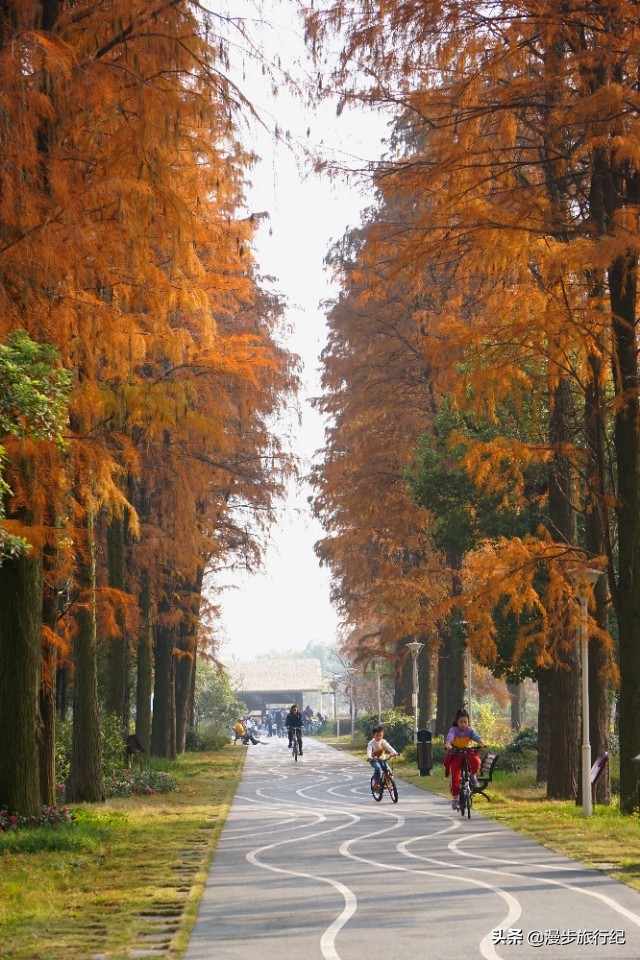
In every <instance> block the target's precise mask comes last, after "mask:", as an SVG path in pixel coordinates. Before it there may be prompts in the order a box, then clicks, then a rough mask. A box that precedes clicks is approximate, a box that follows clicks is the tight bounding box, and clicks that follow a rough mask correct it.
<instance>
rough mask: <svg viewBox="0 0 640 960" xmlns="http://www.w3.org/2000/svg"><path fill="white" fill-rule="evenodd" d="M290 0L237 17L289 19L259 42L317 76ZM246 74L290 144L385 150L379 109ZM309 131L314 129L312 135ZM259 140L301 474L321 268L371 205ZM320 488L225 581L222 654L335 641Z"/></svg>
mask: <svg viewBox="0 0 640 960" xmlns="http://www.w3.org/2000/svg"><path fill="white" fill-rule="evenodd" d="M296 6H297V5H296V4H295V3H294V2H292V0H282V2H279V0H262V2H261V0H257V2H253V3H252V2H251V0H233V4H232V9H233V13H234V14H239V12H240V10H241V9H246V10H247V11H248V16H255V10H256V7H257V8H259V10H260V12H261V13H262V16H263V20H264V21H266V22H271V23H273V22H275V23H279V26H278V28H277V30H276V31H273V30H270V29H269V28H267V27H265V26H261V25H260V23H259V21H258V20H256V24H255V35H254V37H253V39H254V40H255V43H256V45H262V44H263V45H264V48H265V49H266V50H276V51H277V52H278V53H279V55H280V58H281V61H282V65H283V67H285V68H288V69H289V70H290V71H292V72H293V73H294V75H295V76H296V77H301V78H302V77H303V71H305V70H306V71H309V70H310V66H309V63H308V62H306V63H305V62H304V61H305V58H306V54H305V49H304V43H303V38H302V31H301V28H300V23H299V22H298V21H297V20H296V15H295V7H296ZM244 70H245V71H246V75H245V78H244V79H240V78H239V79H238V83H239V84H240V85H241V88H242V90H243V92H244V93H245V95H246V96H247V97H248V98H249V99H250V100H251V102H252V103H253V104H254V105H255V106H256V107H257V109H258V111H259V112H260V114H261V115H262V116H263V117H264V118H265V122H266V124H267V125H268V126H269V128H270V130H272V129H273V128H274V127H275V126H276V125H277V126H278V127H279V128H280V129H282V130H285V131H290V132H291V134H292V141H291V142H292V143H293V144H295V143H296V142H300V143H305V144H307V145H308V146H316V147H319V146H321V147H322V149H323V150H324V151H328V152H329V154H330V155H331V156H334V157H336V156H337V157H339V158H340V159H341V160H342V161H343V162H344V163H346V164H348V165H350V166H353V167H354V168H357V167H360V166H362V164H363V162H364V161H366V160H368V159H373V158H377V157H379V156H380V154H381V153H382V151H383V145H382V140H383V138H384V136H385V134H386V126H385V121H384V119H383V118H382V117H381V116H379V115H375V114H372V113H365V111H364V110H362V111H360V112H355V111H347V110H345V111H344V113H343V114H342V116H341V117H340V118H337V117H336V109H335V103H334V104H329V103H326V104H324V105H323V107H322V109H321V110H320V111H319V112H315V113H313V114H310V113H309V111H308V109H307V108H306V107H305V106H304V105H303V103H301V102H300V101H296V99H295V98H293V97H292V96H291V95H289V94H288V93H287V92H285V91H284V90H283V91H282V93H281V94H280V95H279V96H278V97H277V98H276V99H273V98H272V97H271V95H270V91H269V90H268V89H267V87H268V85H267V84H266V83H265V79H264V77H263V76H262V74H261V72H260V71H257V70H255V69H252V68H251V65H250V64H249V63H248V62H246V61H245V64H244ZM307 129H310V135H309V137H307V133H306V132H307ZM250 137H251V139H250V141H249V142H250V143H251V146H252V148H253V149H254V151H255V152H256V153H258V154H259V155H260V156H261V158H262V159H261V162H260V163H259V164H258V166H257V167H256V168H255V169H254V171H253V172H252V181H253V184H252V187H251V190H250V192H249V197H248V206H249V209H250V210H251V211H254V212H260V211H264V210H266V211H268V212H269V213H270V220H267V221H263V225H262V227H261V230H260V233H259V235H258V241H257V251H256V252H257V258H258V262H259V264H260V268H261V272H262V273H263V274H270V275H272V276H274V277H275V278H276V281H275V284H274V288H275V289H276V290H278V291H279V292H280V293H281V294H283V295H284V296H285V297H286V300H287V302H288V310H287V320H288V323H289V324H290V325H291V326H292V327H293V333H292V335H291V338H290V340H289V342H288V346H289V348H290V349H291V350H292V351H293V352H295V353H298V354H300V356H301V357H302V360H303V363H304V371H303V375H302V376H303V387H302V391H301V396H300V407H301V414H302V422H301V424H300V426H298V424H297V423H295V424H290V423H289V424H283V425H282V428H283V431H288V430H293V431H294V439H293V444H292V446H293V449H294V450H295V452H296V453H297V454H298V456H299V457H300V458H301V460H302V464H301V465H302V472H303V473H305V472H306V471H307V469H308V467H309V464H310V461H311V458H312V457H313V455H314V453H315V452H316V451H317V450H318V449H319V448H321V447H322V444H323V425H322V421H321V418H320V416H319V414H318V413H316V411H314V410H313V409H312V407H311V406H310V403H309V398H310V397H313V396H317V395H318V394H319V393H320V386H319V375H320V361H319V354H320V352H321V350H322V348H323V346H324V341H325V335H326V329H325V319H324V312H323V310H322V308H321V306H320V302H321V301H322V300H324V299H326V298H327V297H331V296H335V295H336V293H337V289H336V287H335V286H333V285H331V284H330V282H329V281H330V277H329V276H328V275H327V274H326V273H325V271H324V268H323V257H324V256H325V254H326V252H327V250H328V248H329V247H330V245H331V243H332V242H333V241H334V240H337V239H339V238H340V237H341V236H342V235H343V234H344V232H345V230H346V229H347V228H348V227H351V226H355V225H357V224H358V223H359V222H360V214H361V211H362V209H363V208H365V207H366V206H367V205H368V204H369V203H370V202H371V196H368V197H367V196H366V195H365V194H363V192H362V190H361V188H360V187H358V186H357V185H356V184H351V185H347V184H346V183H344V182H338V181H335V180H334V181H333V182H330V181H329V179H328V178H319V177H318V176H317V175H315V174H314V173H313V172H311V171H310V169H309V167H308V166H307V165H306V164H305V161H304V158H303V157H302V152H301V150H299V149H297V148H296V147H295V146H294V149H293V151H291V150H289V149H287V148H286V147H284V146H282V145H278V144H276V143H275V141H274V139H273V138H272V136H271V135H270V134H269V133H267V132H266V131H264V130H261V129H253V130H252V131H251V134H250ZM309 493H310V490H309V488H308V487H307V486H304V487H303V488H302V489H298V490H296V489H292V490H291V491H290V496H289V498H288V499H287V501H286V503H284V504H283V505H282V508H281V510H280V515H281V520H280V523H279V524H278V526H277V528H275V529H274V530H273V533H272V543H271V546H270V548H269V550H268V552H267V556H266V559H265V566H264V569H263V571H261V572H260V573H258V574H255V575H253V576H247V575H245V576H238V577H236V578H235V579H233V580H230V579H229V578H227V579H226V581H225V582H227V583H231V584H232V585H233V587H232V589H230V590H227V591H225V593H224V594H223V596H222V599H221V608H222V617H221V630H220V631H219V632H220V635H221V640H222V645H221V649H220V655H221V658H222V659H223V660H230V659H250V658H253V657H255V656H258V655H259V654H260V653H261V652H262V653H263V652H267V651H271V650H291V649H300V650H301V649H303V648H304V647H305V646H306V645H307V643H308V642H309V641H316V640H320V641H326V642H328V643H331V642H333V641H334V640H335V639H336V637H337V632H338V626H339V624H338V618H337V614H336V612H335V610H334V609H333V607H332V605H331V602H330V599H329V590H330V586H329V571H328V570H326V569H321V568H320V566H319V563H318V560H317V558H316V556H315V554H314V551H313V545H314V543H315V542H316V541H317V540H318V539H320V538H321V537H322V528H321V527H320V525H319V523H318V522H317V521H316V520H315V519H314V518H313V517H312V516H311V513H310V509H309V506H308V504H307V500H306V498H307V496H308V495H309Z"/></svg>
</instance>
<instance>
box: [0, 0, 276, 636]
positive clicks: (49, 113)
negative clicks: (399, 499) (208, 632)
mask: <svg viewBox="0 0 640 960" xmlns="http://www.w3.org/2000/svg"><path fill="white" fill-rule="evenodd" d="M227 68H228V61H227V50H226V46H225V42H224V40H223V38H222V37H221V36H220V33H219V32H218V31H217V21H216V18H215V16H214V15H213V14H210V13H208V12H206V11H205V10H203V9H202V8H201V6H200V5H199V4H198V3H192V2H188V0H155V2H153V0H152V2H149V0H100V2H97V3H96V2H82V0H81V2H79V3H78V2H74V3H67V2H64V0H60V2H58V0H42V2H41V3H35V4H33V3H31V2H26V0H7V2H5V3H3V4H2V5H1V6H0V83H1V86H2V101H1V106H0V176H1V189H0V337H4V336H5V335H6V334H7V332H9V331H11V330H14V329H18V328H24V329H26V330H27V331H28V332H29V333H30V334H31V335H32V336H33V337H34V339H36V340H38V341H43V342H50V343H52V344H53V345H55V346H56V347H57V349H58V350H59V352H60V355H61V357H62V361H63V364H64V366H65V367H66V368H67V369H68V370H69V371H70V373H71V375H72V377H73V390H72V396H71V405H70V423H69V429H68V430H67V432H66V436H67V439H68V441H69V446H68V452H67V454H66V455H65V456H62V455H60V453H59V452H58V451H57V450H54V449H53V448H52V445H51V444H49V445H47V444H45V443H44V442H40V443H34V442H31V441H25V442H23V443H22V444H21V445H20V446H18V445H16V444H13V446H11V447H8V450H9V454H10V457H11V459H10V463H9V472H8V479H9V482H10V484H11V487H12V489H13V492H14V497H13V500H12V501H11V503H10V504H9V515H10V517H12V520H11V521H10V522H9V523H8V527H9V528H10V530H11V532H12V533H16V534H24V535H25V536H26V537H27V538H28V539H29V541H30V542H31V543H32V544H33V545H34V547H35V548H37V549H39V548H40V547H42V546H43V545H44V544H45V543H46V542H47V541H55V542H57V543H58V544H59V548H60V551H61V553H62V554H65V553H66V554H67V560H65V561H64V562H65V563H66V564H67V567H68V568H69V569H71V570H73V567H74V564H75V562H76V561H77V560H78V558H80V557H82V555H83V553H84V552H85V551H86V548H85V545H84V544H83V533H82V527H83V525H85V524H86V522H87V517H88V516H89V515H92V514H94V513H96V512H97V511H100V512H101V513H102V514H103V515H114V516H117V515H122V514H123V512H124V513H126V514H127V516H128V526H129V530H130V533H131V534H132V535H133V536H134V537H138V538H139V540H138V543H137V545H136V548H135V549H134V558H135V560H136V561H137V563H138V565H140V564H142V566H143V568H144V569H145V570H149V571H151V574H152V578H153V581H154V583H155V585H156V587H157V591H158V596H161V595H162V590H163V586H164V577H165V571H166V570H167V569H169V568H170V569H172V570H173V571H174V573H175V575H177V577H178V579H180V578H185V577H188V576H189V575H190V574H191V573H192V572H193V571H194V570H195V569H196V568H197V567H198V566H199V565H210V566H215V564H216V563H219V562H220V560H221V558H222V557H225V556H227V557H228V556H230V555H234V554H235V555H241V556H243V557H250V556H252V555H253V556H256V555H258V554H259V547H258V545H257V542H256V540H255V536H256V534H255V529H256V527H259V525H260V524H257V525H256V527H253V528H252V527H251V525H250V524H248V523H246V522H245V521H238V520H233V519H232V518H233V516H234V509H235V508H236V507H238V506H241V507H245V506H246V505H249V506H250V507H251V508H253V509H255V511H256V512H257V513H258V515H259V517H260V518H262V519H263V520H264V523H265V524H266V523H267V522H268V521H269V519H270V510H271V503H272V499H273V497H274V496H275V495H277V493H278V491H279V490H280V488H281V482H282V478H283V477H284V475H286V472H287V470H288V466H287V463H286V460H285V458H283V456H282V454H281V451H280V450H279V449H278V446H277V443H276V441H275V440H274V439H273V437H272V435H271V432H270V428H269V426H268V423H269V417H270V416H271V415H272V414H273V413H274V412H275V411H276V410H277V409H278V407H279V406H280V404H281V403H282V402H283V398H284V396H285V394H286V393H287V391H289V390H290V389H291V388H292V387H293V385H294V381H295V369H294V366H295V365H294V363H293V361H292V359H291V358H290V357H289V356H288V355H287V354H286V352H285V351H284V350H283V349H282V348H280V347H279V346H278V345H277V343H276V337H277V332H278V325H279V321H280V307H279V304H278V303H277V301H275V300H274V298H273V297H269V296H267V295H266V294H265V293H264V292H263V291H262V290H261V288H260V281H259V278H258V276H257V273H256V269H255V265H254V262H253V255H252V251H251V242H252V237H253V233H254V230H255V226H256V224H255V223H254V221H253V219H252V218H250V217H247V216H245V215H243V214H242V204H243V184H244V177H245V175H246V171H247V168H248V166H249V165H250V163H251V162H252V159H253V158H252V157H251V156H250V155H248V154H247V153H246V152H245V151H244V150H243V149H242V148H241V147H240V145H239V140H238V137H237V134H236V128H235V121H236V116H237V113H238V109H239V105H240V104H241V103H244V104H245V105H246V101H244V98H243V97H242V95H241V94H240V92H239V91H237V90H235V89H234V88H233V86H232V84H231V83H230V81H229V80H228V78H227V75H226V74H227ZM26 458H28V459H29V461H30V463H31V466H30V467H29V469H28V470H27V471H25V470H23V468H22V465H23V464H24V463H25V462H26ZM141 491H142V494H140V492H141ZM141 501H142V502H143V504H144V518H143V520H144V522H143V523H142V524H141V523H140V519H139V517H140V515H141V513H140V502H141ZM26 505H28V508H29V512H28V517H26V516H25V511H24V509H23V508H24V507H25V506H26ZM25 520H26V524H25ZM135 586H136V583H135V571H134V574H133V577H132V579H131V586H130V589H132V590H133V589H135ZM111 596H112V597H116V594H115V593H114V594H112V595H111ZM171 596H172V602H174V601H175V600H176V595H175V594H172V595H171ZM108 598H109V594H108V593H105V599H106V600H108ZM177 599H178V602H179V598H177ZM104 622H105V623H109V622H110V621H109V617H106V618H105V620H104ZM111 625H112V627H113V623H112V624H111Z"/></svg>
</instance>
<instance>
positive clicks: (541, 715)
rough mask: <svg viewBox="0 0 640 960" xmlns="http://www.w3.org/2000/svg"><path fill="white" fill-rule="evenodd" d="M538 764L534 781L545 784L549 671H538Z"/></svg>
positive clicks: (549, 739)
mask: <svg viewBox="0 0 640 960" xmlns="http://www.w3.org/2000/svg"><path fill="white" fill-rule="evenodd" d="M537 681H538V762H537V765H536V780H537V782H538V783H546V782H547V780H548V778H549V750H550V746H551V724H552V720H553V717H552V712H551V705H552V701H551V671H550V670H538V676H537Z"/></svg>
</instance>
